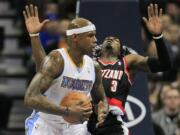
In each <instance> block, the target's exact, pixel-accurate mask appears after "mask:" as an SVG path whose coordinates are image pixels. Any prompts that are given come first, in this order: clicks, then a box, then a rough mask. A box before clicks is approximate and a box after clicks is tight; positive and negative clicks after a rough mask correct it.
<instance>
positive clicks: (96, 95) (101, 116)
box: [91, 61, 109, 125]
mask: <svg viewBox="0 0 180 135" xmlns="http://www.w3.org/2000/svg"><path fill="white" fill-rule="evenodd" d="M94 65H95V70H96V80H95V83H94V86H93V89H92V91H91V96H92V99H93V102H94V103H95V104H98V108H97V113H98V121H99V123H98V124H97V125H100V124H101V123H103V122H104V120H105V118H106V116H107V114H108V110H109V109H108V103H107V99H106V96H105V92H104V87H103V85H102V77H101V76H102V74H101V67H100V65H99V64H98V63H97V62H96V61H94Z"/></svg>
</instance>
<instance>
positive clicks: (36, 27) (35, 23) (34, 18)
mask: <svg viewBox="0 0 180 135" xmlns="http://www.w3.org/2000/svg"><path fill="white" fill-rule="evenodd" d="M23 15H24V19H25V24H26V28H27V30H28V32H29V34H36V33H39V32H40V31H41V30H42V28H43V27H44V25H45V24H46V23H47V22H49V20H48V19H46V20H44V21H43V22H41V23H40V21H39V15H38V8H37V6H34V5H32V4H30V5H26V6H25V10H23Z"/></svg>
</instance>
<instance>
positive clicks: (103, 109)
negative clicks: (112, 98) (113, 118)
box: [96, 101, 109, 127]
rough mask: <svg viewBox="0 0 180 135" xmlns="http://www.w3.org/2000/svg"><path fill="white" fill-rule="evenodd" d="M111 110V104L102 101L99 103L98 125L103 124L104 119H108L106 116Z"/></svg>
mask: <svg viewBox="0 0 180 135" xmlns="http://www.w3.org/2000/svg"><path fill="white" fill-rule="evenodd" d="M108 112H109V106H108V104H107V103H106V102H102V101H100V102H99V103H98V114H97V115H98V123H97V124H96V127H99V126H101V125H102V124H103V122H104V120H105V119H106V116H107V115H108Z"/></svg>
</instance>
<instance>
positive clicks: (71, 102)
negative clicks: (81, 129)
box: [60, 91, 92, 124]
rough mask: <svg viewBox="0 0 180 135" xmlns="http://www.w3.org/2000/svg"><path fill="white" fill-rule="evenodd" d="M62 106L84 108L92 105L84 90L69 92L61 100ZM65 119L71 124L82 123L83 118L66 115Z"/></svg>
mask: <svg viewBox="0 0 180 135" xmlns="http://www.w3.org/2000/svg"><path fill="white" fill-rule="evenodd" d="M60 105H61V106H67V107H71V106H81V107H84V108H89V107H92V104H91V100H90V98H89V97H88V96H86V95H85V94H84V93H83V92H79V91H73V92H70V93H68V94H67V95H66V96H65V97H64V98H63V99H62V101H61V104H60ZM63 118H64V120H65V121H67V122H69V123H71V124H77V123H81V120H80V119H79V118H77V117H72V116H64V117H63Z"/></svg>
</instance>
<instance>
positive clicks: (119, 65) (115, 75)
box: [98, 58, 131, 107]
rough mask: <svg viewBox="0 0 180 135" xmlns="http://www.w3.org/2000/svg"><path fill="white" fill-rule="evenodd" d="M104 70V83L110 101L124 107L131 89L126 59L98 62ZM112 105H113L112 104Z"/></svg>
mask: <svg viewBox="0 0 180 135" xmlns="http://www.w3.org/2000/svg"><path fill="white" fill-rule="evenodd" d="M98 62H99V64H100V66H101V68H102V81H103V86H104V89H105V93H106V96H107V97H108V99H112V102H114V103H116V102H117V104H119V103H118V101H119V102H121V104H122V106H123V107H124V105H125V101H126V98H127V96H128V93H129V89H130V87H131V80H130V76H129V73H128V67H127V63H126V60H125V58H122V59H121V60H117V61H115V62H104V61H102V60H100V59H99V60H98ZM110 104H111V103H110Z"/></svg>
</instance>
